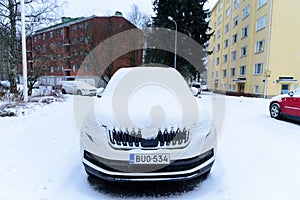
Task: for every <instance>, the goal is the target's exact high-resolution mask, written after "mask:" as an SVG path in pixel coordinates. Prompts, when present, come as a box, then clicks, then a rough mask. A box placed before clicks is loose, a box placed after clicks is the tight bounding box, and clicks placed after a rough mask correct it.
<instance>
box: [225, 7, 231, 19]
mask: <svg viewBox="0 0 300 200" xmlns="http://www.w3.org/2000/svg"><path fill="white" fill-rule="evenodd" d="M230 12H231V9H230V8H228V9H227V10H226V17H229V15H230Z"/></svg>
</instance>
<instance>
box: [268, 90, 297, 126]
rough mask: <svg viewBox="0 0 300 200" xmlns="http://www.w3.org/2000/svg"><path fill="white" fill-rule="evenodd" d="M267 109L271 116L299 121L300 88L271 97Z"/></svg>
mask: <svg viewBox="0 0 300 200" xmlns="http://www.w3.org/2000/svg"><path fill="white" fill-rule="evenodd" d="M269 110H270V115H271V117H272V118H275V119H284V118H286V119H291V120H295V121H299V122H300V88H297V89H295V90H291V91H289V92H288V94H283V95H278V96H276V97H273V98H272V99H271V103H270V106H269Z"/></svg>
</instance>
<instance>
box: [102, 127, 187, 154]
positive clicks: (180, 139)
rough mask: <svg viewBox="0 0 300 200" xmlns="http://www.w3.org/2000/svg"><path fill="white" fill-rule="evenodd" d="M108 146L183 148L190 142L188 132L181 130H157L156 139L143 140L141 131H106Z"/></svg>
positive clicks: (123, 147) (184, 129)
mask: <svg viewBox="0 0 300 200" xmlns="http://www.w3.org/2000/svg"><path fill="white" fill-rule="evenodd" d="M108 139H109V144H110V145H111V146H112V147H114V148H122V149H132V148H135V147H141V148H168V147H170V148H183V147H185V146H187V145H188V143H189V141H190V130H189V129H186V128H183V129H180V128H177V129H176V130H175V129H173V128H172V129H170V130H168V129H164V130H163V131H162V130H160V129H159V130H158V131H157V133H156V137H153V138H144V137H143V134H142V130H141V129H138V130H137V131H136V130H135V129H132V130H131V131H129V130H128V129H126V130H125V131H123V130H116V129H115V128H113V129H112V130H108Z"/></svg>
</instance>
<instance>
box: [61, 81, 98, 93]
mask: <svg viewBox="0 0 300 200" xmlns="http://www.w3.org/2000/svg"><path fill="white" fill-rule="evenodd" d="M58 85H61V91H62V93H63V94H76V95H84V96H95V95H96V92H97V88H96V87H94V86H91V85H89V84H87V83H85V82H82V81H60V82H58Z"/></svg>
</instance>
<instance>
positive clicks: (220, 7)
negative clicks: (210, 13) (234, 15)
mask: <svg viewBox="0 0 300 200" xmlns="http://www.w3.org/2000/svg"><path fill="white" fill-rule="evenodd" d="M222 7H223V2H220V3H219V10H221V9H222Z"/></svg>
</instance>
